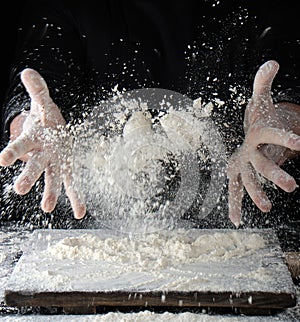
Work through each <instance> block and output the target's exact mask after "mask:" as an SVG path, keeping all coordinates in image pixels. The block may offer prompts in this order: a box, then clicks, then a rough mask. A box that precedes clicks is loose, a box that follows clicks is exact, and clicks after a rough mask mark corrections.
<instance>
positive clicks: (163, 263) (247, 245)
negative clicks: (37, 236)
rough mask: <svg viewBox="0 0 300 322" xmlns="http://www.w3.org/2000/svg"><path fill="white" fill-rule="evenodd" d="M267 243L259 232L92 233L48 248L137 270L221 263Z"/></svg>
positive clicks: (59, 254) (58, 255) (71, 256)
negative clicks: (111, 235) (103, 235)
mask: <svg viewBox="0 0 300 322" xmlns="http://www.w3.org/2000/svg"><path fill="white" fill-rule="evenodd" d="M264 246H265V241H264V239H263V237H262V236H259V235H257V234H247V235H245V234H239V233H238V232H236V231H232V232H230V233H228V234H224V233H217V232H216V233H214V234H204V235H200V236H199V237H197V238H196V239H195V240H193V239H192V238H191V237H190V236H188V235H187V234H185V233H184V230H182V231H180V230H178V231H176V234H174V233H173V234H172V233H170V232H169V233H168V234H164V233H152V234H148V235H145V236H142V237H138V236H134V237H132V238H130V237H122V238H106V239H102V238H100V237H98V236H95V235H92V234H83V235H81V236H79V237H66V238H64V239H62V240H61V241H59V242H58V243H57V244H55V245H53V246H51V247H49V248H48V249H47V251H48V252H49V253H50V254H51V255H52V256H53V257H54V258H58V259H76V260H80V261H83V260H93V261H97V260H98V261H99V260H100V261H106V262H109V263H118V264H124V265H125V266H124V269H125V270H126V268H129V269H131V267H130V265H134V267H135V270H138V271H141V270H148V269H152V270H153V269H158V270H161V269H164V268H170V267H173V268H178V265H182V264H193V263H198V262H203V261H205V262H220V261H225V260H229V259H231V258H239V257H246V256H250V255H252V254H253V253H254V252H256V251H257V250H258V249H260V248H263V247H264Z"/></svg>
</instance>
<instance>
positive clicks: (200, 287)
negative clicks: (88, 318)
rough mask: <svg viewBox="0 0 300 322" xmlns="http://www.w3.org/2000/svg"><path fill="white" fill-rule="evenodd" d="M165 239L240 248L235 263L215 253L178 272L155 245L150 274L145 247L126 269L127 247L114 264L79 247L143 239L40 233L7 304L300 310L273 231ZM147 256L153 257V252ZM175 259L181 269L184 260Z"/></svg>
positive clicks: (102, 232) (190, 233)
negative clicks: (87, 240) (257, 243)
mask: <svg viewBox="0 0 300 322" xmlns="http://www.w3.org/2000/svg"><path fill="white" fill-rule="evenodd" d="M163 234H164V236H165V237H166V238H168V236H169V235H170V236H172V238H173V239H172V242H174V244H175V243H176V238H177V237H176V236H178V239H180V240H181V241H182V240H184V238H183V236H186V238H188V240H189V242H190V243H192V242H193V241H195V240H196V239H197V238H202V237H203V238H204V239H203V242H205V241H210V243H212V241H213V240H214V238H215V237H218V238H219V239H220V236H221V238H222V239H223V238H224V239H223V240H224V243H225V244H226V243H227V240H228V238H229V239H230V238H231V239H232V238H235V239H236V240H238V243H240V245H238V244H236V245H234V243H233V244H232V240H231V239H230V240H231V244H230V245H229V246H228V247H229V248H230V247H231V248H230V249H229V254H231V255H230V256H227V255H228V254H227V253H225V254H224V256H223V257H222V254H219V255H218V256H219V257H218V256H213V257H209V256H210V255H211V254H212V253H213V252H215V253H216V252H218V249H215V250H212V249H211V247H210V248H209V247H208V250H207V253H205V251H203V252H200V253H201V256H199V257H195V258H194V259H193V261H192V262H189V261H188V260H187V261H186V262H185V261H184V260H183V261H181V262H179V264H178V263H177V264H176V266H174V265H173V264H172V259H171V262H170V264H168V263H167V264H166V263H165V265H161V266H160V265H159V263H164V258H159V256H158V255H157V254H154V252H153V248H151V245H150V246H149V245H148V246H147V245H146V246H145V247H148V248H149V252H153V257H151V256H150V255H149V258H146V259H147V261H145V258H144V259H143V258H142V259H141V260H144V264H145V266H144V267H143V265H142V264H141V263H140V262H139V263H138V262H137V260H138V258H137V257H138V255H139V248H138V247H139V243H136V244H135V247H136V248H135V250H133V252H135V254H134V255H135V257H132V258H131V255H130V254H131V253H128V254H129V255H130V256H129V255H128V256H127V257H126V256H125V257H123V258H122V259H121V260H119V262H118V257H117V256H115V257H114V255H119V253H118V252H120V251H121V250H120V248H119V249H116V253H115V254H114V248H113V247H114V246H112V247H111V248H110V249H109V248H108V251H109V252H111V253H110V254H109V256H108V257H107V256H103V257H101V256H99V257H98V258H94V254H95V252H97V248H94V249H93V248H91V245H83V244H80V243H79V244H78V241H80V240H81V241H82V238H83V237H82V236H89V237H91V238H92V237H94V238H96V240H98V241H99V240H101V242H103V243H105V245H106V246H105V247H108V246H107V245H110V244H111V245H113V243H112V241H116V242H119V241H120V240H122V238H123V240H127V242H128V240H129V239H130V238H131V239H130V240H131V241H132V240H134V239H136V238H137V239H138V240H140V241H141V242H143V238H145V236H138V237H136V236H131V237H130V238H129V236H124V235H121V234H119V235H118V233H117V232H116V233H113V232H112V231H111V230H109V229H95V230H86V229H85V230H60V229H57V230H35V231H34V232H33V233H32V236H31V237H30V239H29V242H28V243H27V244H26V245H24V249H23V255H22V256H21V258H20V260H19V261H18V263H17V264H16V266H15V269H14V271H13V273H12V275H11V277H10V280H9V282H8V284H7V286H6V290H5V301H6V304H7V305H9V306H18V307H22V306H34V307H62V308H64V310H65V312H71V313H74V312H76V313H82V314H84V313H95V312H96V311H97V308H99V307H123V308H124V307H136V308H145V307H147V308H162V307H173V308H218V309H222V308H223V309H232V310H235V312H240V313H244V314H247V313H249V314H253V313H255V314H273V313H274V311H277V310H282V309H285V308H288V307H292V306H295V304H296V293H295V288H294V284H293V281H292V278H291V274H290V272H289V270H288V267H287V265H286V263H285V260H284V256H283V252H282V250H281V248H280V246H279V242H278V239H277V237H276V234H275V233H274V232H273V231H272V230H271V229H260V230H258V229H257V230H256V229H244V230H225V229H224V230H222V229H212V230H199V229H188V230H184V229H181V230H178V231H177V230H174V231H171V232H164V233H163ZM233 234H235V235H233ZM153 236H154V237H153V238H154V240H158V239H155V238H158V235H155V234H154V235H153ZM155 236H156V237H155ZM228 236H229V237H228ZM253 236H254V237H255V238H254V239H256V238H257V239H263V240H264V245H263V246H262V247H260V248H259V249H257V250H253V251H252V252H251V245H247V242H248V241H249V240H253ZM179 237H180V238H179ZM124 238H125V239H124ZM126 238H127V239H126ZM128 238H129V239H128ZM107 241H110V244H109V242H107ZM59 243H63V244H64V245H69V246H68V247H70V248H68V249H69V251H67V252H66V256H65V257H64V256H61V255H60V254H59V253H58V252H59V251H58V250H57V253H55V252H56V249H58V248H55V247H57V245H59ZM76 243H77V244H76ZM122 243H123V242H122ZM122 243H121V244H122ZM124 243H125V242H124ZM242 243H244V245H242ZM103 245H104V244H103ZM119 246H120V245H119ZM207 246H211V245H204V244H201V243H200V244H198V246H197V247H199V249H202V248H203V249H206V248H207ZM248 246H249V247H248ZM76 247H77V248H76ZM79 247H87V248H86V249H87V252H86V254H88V252H89V251H91V250H92V252H93V253H91V254H92V255H89V256H86V257H85V258H82V257H77V258H76V256H77V255H76V254H75V253H76V251H78V252H79ZM103 247H104V246H103ZM160 247H161V246H160ZM222 247H223V245H222ZM234 247H235V248H234ZM239 248H243V249H244V250H245V254H243V253H239V252H237V250H238V249H239ZM51 249H52V252H51V251H50V252H49V250H51ZM53 249H55V250H54V252H53ZM82 249H83V248H82ZM82 249H81V251H82ZM249 249H250V250H249ZM102 250H103V249H102ZM127 250H128V249H127ZM127 250H124V252H125V251H127ZM154 250H155V249H154ZM223 250H224V249H223ZM225 250H226V247H225ZM108 251H107V252H108ZM143 252H144V255H143V256H145V254H147V252H145V249H143ZM235 252H236V253H235ZM71 253H72V254H73V255H72V254H71ZM74 254H75V255H74ZM78 254H79V253H78ZM176 255H177V254H176ZM183 256H184V254H183ZM226 256H227V258H226ZM175 257H176V256H175ZM175 257H174V262H175V261H176V260H178V259H180V258H181V257H178V258H177V257H176V258H175ZM114 258H115V259H114ZM183 258H184V257H183ZM211 258H212V259H211ZM168 260H169V261H170V258H168ZM181 260H182V258H181Z"/></svg>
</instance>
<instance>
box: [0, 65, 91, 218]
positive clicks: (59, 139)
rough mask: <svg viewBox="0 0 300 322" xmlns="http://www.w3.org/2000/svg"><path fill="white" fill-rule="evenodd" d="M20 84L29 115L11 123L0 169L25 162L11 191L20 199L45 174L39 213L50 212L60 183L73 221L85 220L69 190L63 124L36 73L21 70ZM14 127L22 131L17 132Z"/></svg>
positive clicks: (68, 158)
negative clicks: (29, 99)
mask: <svg viewBox="0 0 300 322" xmlns="http://www.w3.org/2000/svg"><path fill="white" fill-rule="evenodd" d="M21 80H22V82H23V84H24V86H25V88H26V90H27V92H28V93H29V96H30V98H31V106H30V111H29V113H28V114H26V113H25V114H24V113H22V114H20V115H19V116H17V117H16V118H15V119H14V120H13V122H12V125H13V124H14V126H11V130H12V129H15V131H13V132H11V141H10V143H9V144H8V145H7V147H5V148H4V150H3V151H2V152H1V153H0V166H3V167H6V166H10V165H12V164H14V163H15V162H16V160H18V159H19V160H22V161H26V166H25V168H24V170H23V171H22V172H21V174H20V175H19V176H18V178H17V180H16V182H15V184H14V190H15V191H16V192H17V193H18V194H20V195H24V194H26V193H28V192H29V191H30V189H31V188H32V187H33V185H34V184H35V182H36V181H37V180H38V179H39V177H40V176H41V174H42V173H43V172H44V171H45V188H44V193H43V198H42V202H41V207H42V209H43V211H45V212H51V211H53V210H54V208H55V206H56V204H57V199H58V196H59V195H60V193H61V188H62V183H63V184H64V187H65V190H66V194H67V196H68V198H69V200H70V203H71V206H72V209H73V212H74V217H75V218H77V219H81V218H83V217H84V216H85V213H86V207H85V204H84V202H83V201H82V198H81V197H80V196H79V194H78V192H77V191H76V190H75V189H74V186H73V176H72V170H71V169H72V166H71V160H72V159H71V158H72V154H71V151H72V143H71V137H70V136H69V135H68V133H67V131H66V129H65V126H66V121H65V120H64V118H63V116H62V114H61V112H60V110H59V108H58V107H57V105H56V104H55V103H54V102H53V100H52V99H51V97H50V95H49V90H48V87H47V84H46V82H45V80H44V79H43V78H42V77H41V75H40V74H39V73H38V72H36V71H35V70H33V69H29V68H27V69H24V70H23V71H22V73H21ZM16 125H17V126H18V125H20V126H22V128H20V127H19V129H18V128H17V126H16ZM68 142H69V143H70V144H68Z"/></svg>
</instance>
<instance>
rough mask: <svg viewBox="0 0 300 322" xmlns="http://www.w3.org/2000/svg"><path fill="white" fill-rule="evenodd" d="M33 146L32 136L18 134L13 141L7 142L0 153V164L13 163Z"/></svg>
mask: <svg viewBox="0 0 300 322" xmlns="http://www.w3.org/2000/svg"><path fill="white" fill-rule="evenodd" d="M33 148H34V142H33V140H32V138H30V137H29V136H27V135H21V136H19V137H18V138H17V139H16V140H15V141H13V142H11V143H9V145H8V146H7V147H6V148H4V149H3V150H2V152H1V153H0V165H1V166H3V167H6V166H9V165H12V164H14V163H15V161H16V160H17V159H21V158H22V157H23V156H24V155H25V154H26V153H28V152H30V151H31V150H32V149H33Z"/></svg>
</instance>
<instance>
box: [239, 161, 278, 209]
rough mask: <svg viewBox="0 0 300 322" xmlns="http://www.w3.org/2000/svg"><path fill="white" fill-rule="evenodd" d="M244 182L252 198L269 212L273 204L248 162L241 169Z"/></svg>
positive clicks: (258, 205) (259, 206)
mask: <svg viewBox="0 0 300 322" xmlns="http://www.w3.org/2000/svg"><path fill="white" fill-rule="evenodd" d="M241 179H242V183H243V185H244V187H245V189H246V191H247V193H248V194H249V196H250V198H251V199H252V200H253V202H254V203H255V204H256V206H257V207H258V208H259V209H260V210H261V211H262V212H268V211H270V210H271V208H272V204H271V202H270V200H269V198H268V197H267V195H266V194H265V192H264V191H263V189H262V187H261V184H260V183H259V181H258V178H257V175H256V173H255V171H254V169H253V167H252V166H251V165H250V164H248V165H246V166H245V167H244V168H243V170H242V171H241Z"/></svg>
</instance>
